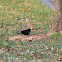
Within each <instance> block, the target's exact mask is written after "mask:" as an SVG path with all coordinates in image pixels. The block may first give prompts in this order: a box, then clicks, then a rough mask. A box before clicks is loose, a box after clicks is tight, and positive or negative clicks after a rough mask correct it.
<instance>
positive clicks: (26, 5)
mask: <svg viewBox="0 0 62 62" xmlns="http://www.w3.org/2000/svg"><path fill="white" fill-rule="evenodd" d="M54 13H55V12H54V11H53V10H51V9H50V8H48V7H46V6H45V5H44V4H42V3H41V2H39V1H37V0H0V61H3V62H9V61H10V62H13V61H14V62H17V61H18V62H21V61H22V62H23V61H24V62H30V61H31V62H36V61H39V59H40V58H41V59H43V60H45V62H56V61H57V62H58V61H61V59H62V35H60V34H58V33H55V34H54V35H52V36H51V37H48V38H46V39H41V40H38V41H35V42H29V41H21V40H19V39H18V40H15V41H10V40H8V39H5V37H6V36H14V35H18V34H17V33H16V30H18V29H20V28H21V27H23V26H26V25H27V23H30V24H31V26H32V28H33V30H32V31H31V34H42V33H47V32H48V31H49V29H50V28H51V24H52V23H53V22H54ZM41 29H42V30H41ZM2 50H3V52H2ZM32 52H33V55H32Z"/></svg>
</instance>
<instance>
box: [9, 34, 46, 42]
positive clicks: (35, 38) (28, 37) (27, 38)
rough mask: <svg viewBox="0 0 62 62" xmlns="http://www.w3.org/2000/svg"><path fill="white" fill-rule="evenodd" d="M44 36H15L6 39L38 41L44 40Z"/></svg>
mask: <svg viewBox="0 0 62 62" xmlns="http://www.w3.org/2000/svg"><path fill="white" fill-rule="evenodd" d="M46 37H47V35H46V34H40V35H17V36H12V37H8V40H12V41H14V40H16V39H21V40H34V41H35V40H40V39H44V38H46Z"/></svg>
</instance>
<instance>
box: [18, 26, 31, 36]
mask: <svg viewBox="0 0 62 62" xmlns="http://www.w3.org/2000/svg"><path fill="white" fill-rule="evenodd" d="M30 31H31V28H30V27H27V26H26V27H22V28H21V29H20V30H18V32H19V33H21V34H24V35H29V34H30ZM19 33H17V34H19Z"/></svg>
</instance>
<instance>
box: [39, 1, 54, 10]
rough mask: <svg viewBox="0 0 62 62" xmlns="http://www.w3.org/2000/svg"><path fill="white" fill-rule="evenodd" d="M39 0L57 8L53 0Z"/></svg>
mask: <svg viewBox="0 0 62 62" xmlns="http://www.w3.org/2000/svg"><path fill="white" fill-rule="evenodd" d="M39 1H41V2H42V3H44V4H45V5H46V6H48V7H49V8H51V9H53V10H55V5H54V2H53V0H39Z"/></svg>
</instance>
